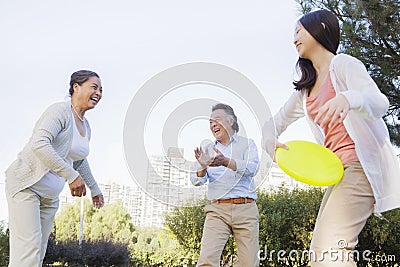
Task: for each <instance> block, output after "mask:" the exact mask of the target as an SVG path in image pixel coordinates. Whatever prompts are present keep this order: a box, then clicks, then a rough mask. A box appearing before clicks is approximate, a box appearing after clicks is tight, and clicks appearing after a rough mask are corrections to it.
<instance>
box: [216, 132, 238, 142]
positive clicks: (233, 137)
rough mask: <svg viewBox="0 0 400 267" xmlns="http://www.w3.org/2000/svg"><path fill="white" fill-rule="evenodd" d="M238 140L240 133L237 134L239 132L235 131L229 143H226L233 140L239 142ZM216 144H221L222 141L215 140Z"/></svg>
mask: <svg viewBox="0 0 400 267" xmlns="http://www.w3.org/2000/svg"><path fill="white" fill-rule="evenodd" d="M237 140H238V135H237V133H236V132H235V133H234V134H233V135H232V136H231V139H230V140H229V142H228V144H226V145H229V144H231V143H232V142H233V141H235V142H237ZM214 144H215V145H216V144H221V143H220V142H219V141H218V140H215V141H214ZM221 145H222V144H221Z"/></svg>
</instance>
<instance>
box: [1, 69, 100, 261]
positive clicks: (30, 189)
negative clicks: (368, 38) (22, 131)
mask: <svg viewBox="0 0 400 267" xmlns="http://www.w3.org/2000/svg"><path fill="white" fill-rule="evenodd" d="M69 93H70V95H71V99H70V100H68V101H64V102H59V103H55V104H53V105H51V106H50V107H48V108H47V109H46V111H45V112H44V113H43V114H42V116H41V117H40V118H39V120H38V121H37V123H36V125H35V127H34V129H33V133H32V136H31V138H30V139H29V141H28V143H27V144H26V145H25V147H24V148H23V150H22V151H21V152H20V153H19V154H18V156H17V159H16V160H15V161H14V162H13V163H12V164H11V165H10V167H9V168H8V169H7V170H6V195H7V202H8V212H9V229H10V263H9V266H10V267H12V266H15V267H20V266H42V263H43V258H44V256H45V253H46V247H47V240H48V237H49V235H50V232H51V228H52V225H53V222H54V217H55V214H56V212H57V210H58V206H59V198H58V197H59V194H60V192H61V191H62V190H63V188H64V184H65V181H67V182H68V185H69V188H70V190H71V194H72V196H78V197H80V196H84V195H86V187H85V184H86V185H87V186H88V187H89V188H90V191H91V195H92V200H93V205H94V206H95V207H96V208H101V207H102V206H103V203H104V201H103V195H102V193H101V191H100V189H99V187H98V185H97V183H96V180H95V179H94V177H93V175H92V173H91V171H90V168H89V164H88V161H87V159H86V157H87V156H88V154H89V140H90V135H91V132H90V126H89V123H88V121H87V120H86V119H85V117H84V115H85V112H86V111H87V110H90V109H93V108H94V107H95V106H96V105H97V104H98V102H99V101H100V99H101V96H102V87H101V81H100V78H99V76H98V75H97V74H96V73H95V72H92V71H88V70H80V71H77V72H74V73H73V74H72V75H71V81H70V88H69Z"/></svg>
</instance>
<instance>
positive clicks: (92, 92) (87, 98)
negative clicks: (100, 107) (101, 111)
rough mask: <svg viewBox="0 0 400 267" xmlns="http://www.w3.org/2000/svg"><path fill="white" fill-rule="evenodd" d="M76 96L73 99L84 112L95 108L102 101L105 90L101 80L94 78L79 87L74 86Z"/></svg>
mask: <svg viewBox="0 0 400 267" xmlns="http://www.w3.org/2000/svg"><path fill="white" fill-rule="evenodd" d="M73 88H74V94H73V96H72V97H74V98H76V101H77V104H78V105H79V107H80V108H82V109H84V110H89V109H92V108H94V107H95V106H96V105H97V104H98V103H99V101H100V99H101V97H102V94H103V89H102V87H101V81H100V79H99V78H97V77H95V76H92V77H90V78H89V79H88V80H87V81H86V82H84V83H82V84H81V85H79V84H78V83H75V84H74V85H73Z"/></svg>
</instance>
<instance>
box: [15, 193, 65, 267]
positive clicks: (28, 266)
mask: <svg viewBox="0 0 400 267" xmlns="http://www.w3.org/2000/svg"><path fill="white" fill-rule="evenodd" d="M7 202H8V215H9V218H8V220H9V229H10V263H9V265H8V266H9V267H41V266H42V264H43V259H44V256H45V254H46V248H47V241H48V239H49V235H50V232H51V228H52V226H53V222H54V217H55V214H56V212H57V210H58V204H59V200H58V198H56V199H46V198H41V197H39V196H38V195H37V194H36V193H34V192H32V191H31V190H30V189H24V190H22V191H20V192H18V193H17V194H16V195H15V196H14V197H11V196H9V195H8V194H7Z"/></svg>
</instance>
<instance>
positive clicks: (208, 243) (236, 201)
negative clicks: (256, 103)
mask: <svg viewBox="0 0 400 267" xmlns="http://www.w3.org/2000/svg"><path fill="white" fill-rule="evenodd" d="M210 130H211V132H212V134H213V135H214V137H215V139H216V140H215V142H214V143H213V144H212V145H211V146H208V147H205V148H202V147H198V148H196V149H195V150H194V153H195V157H196V159H197V163H196V166H195V171H194V172H193V173H192V174H191V177H190V178H191V182H192V183H193V184H194V185H196V186H199V185H203V184H205V183H206V182H208V194H207V195H208V199H209V200H210V203H209V204H208V205H206V206H205V208H204V211H205V214H206V221H205V224H204V229H203V238H202V241H201V250H200V257H199V260H198V265H197V266H220V263H219V262H220V257H221V253H222V250H223V248H224V246H225V244H226V242H227V240H228V238H229V236H230V234H233V236H234V237H235V240H236V244H237V248H238V265H239V266H245V267H252V266H258V265H259V260H258V251H259V243H258V220H259V214H258V208H257V205H256V203H255V200H256V199H257V194H256V188H255V186H254V180H253V176H254V175H255V174H256V172H257V169H258V163H259V159H258V152H257V147H256V145H255V143H254V141H253V140H251V139H248V138H245V137H242V136H238V135H237V132H238V131H239V125H238V123H237V117H236V115H235V113H234V111H233V109H232V108H231V107H230V106H228V105H225V104H221V103H219V104H216V105H215V106H213V107H212V113H211V118H210ZM210 153H211V154H213V155H210Z"/></svg>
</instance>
